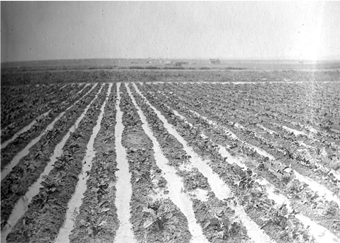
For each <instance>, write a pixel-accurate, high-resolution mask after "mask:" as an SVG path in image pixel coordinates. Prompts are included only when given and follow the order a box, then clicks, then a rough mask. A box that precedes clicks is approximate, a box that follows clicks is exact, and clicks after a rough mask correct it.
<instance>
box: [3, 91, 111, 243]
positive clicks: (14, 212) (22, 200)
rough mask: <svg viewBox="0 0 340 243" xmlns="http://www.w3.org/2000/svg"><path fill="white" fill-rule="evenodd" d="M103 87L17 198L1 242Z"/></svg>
mask: <svg viewBox="0 0 340 243" xmlns="http://www.w3.org/2000/svg"><path fill="white" fill-rule="evenodd" d="M103 87H104V86H103V85H102V86H101V87H100V89H99V91H98V93H97V94H96V96H95V98H93V100H92V101H91V102H90V103H89V104H88V105H87V107H86V108H85V110H84V111H83V113H82V114H81V116H80V117H79V118H78V119H77V121H76V122H75V124H74V125H73V126H72V127H71V128H70V129H69V131H68V132H67V134H66V135H65V136H64V137H63V139H62V140H61V142H60V143H59V144H57V146H56V147H55V149H54V153H53V155H52V156H51V158H50V161H49V163H48V164H47V166H46V167H45V169H44V172H43V173H42V174H41V175H40V177H39V179H38V180H37V181H36V182H35V183H34V184H32V185H31V186H30V187H29V189H28V191H27V192H26V194H25V195H24V196H23V197H21V198H20V199H19V201H18V202H17V203H16V204H15V206H14V208H13V210H12V213H11V215H10V217H9V219H8V221H7V225H6V227H5V228H4V229H3V231H2V232H1V242H5V240H6V237H7V235H8V234H9V233H10V232H11V230H12V228H13V227H14V225H15V224H16V223H17V221H18V220H19V219H20V218H21V217H22V216H23V215H24V213H25V212H26V211H27V209H28V205H29V204H30V202H31V201H32V198H33V197H34V196H36V195H37V194H38V193H39V190H40V188H42V185H41V182H42V181H43V180H44V176H46V175H48V174H49V173H50V171H51V170H52V169H53V164H54V163H55V162H56V161H57V159H58V158H59V157H60V156H61V155H62V153H63V147H64V145H65V143H66V141H67V140H68V138H69V137H70V134H71V133H73V132H75V130H76V129H77V127H78V125H79V123H80V122H81V121H82V120H83V118H84V116H85V114H86V112H87V110H88V109H89V107H90V106H91V104H92V103H93V102H94V101H95V100H96V98H97V96H98V94H100V92H101V90H102V88H103Z"/></svg>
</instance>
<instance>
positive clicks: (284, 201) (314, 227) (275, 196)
mask: <svg viewBox="0 0 340 243" xmlns="http://www.w3.org/2000/svg"><path fill="white" fill-rule="evenodd" d="M172 111H173V112H174V114H175V115H176V116H178V117H180V118H181V119H183V120H184V121H185V122H186V123H187V124H189V125H190V126H191V127H192V126H193V125H192V124H190V123H189V122H188V121H187V119H186V118H185V117H184V116H182V115H181V114H179V113H178V112H177V111H176V110H173V109H172ZM201 136H202V137H205V138H207V137H206V136H205V135H204V134H201ZM208 139H209V138H208ZM209 140H210V139H209ZM218 147H219V153H220V154H221V156H222V157H225V158H228V159H227V160H226V161H227V162H228V163H235V164H237V165H238V166H240V167H242V168H244V169H247V166H246V165H245V164H243V163H242V162H241V161H240V160H239V159H237V158H235V157H234V156H232V155H231V154H230V153H229V152H228V151H227V150H226V149H225V148H224V147H223V146H221V145H218ZM254 176H257V175H256V173H254ZM255 181H256V182H257V183H259V184H260V185H262V186H264V188H265V189H266V192H267V193H268V198H269V199H272V200H274V201H275V203H276V205H286V206H287V209H288V212H289V213H292V212H293V209H292V207H291V205H290V204H291V202H290V200H289V199H288V198H287V197H286V196H285V195H283V194H280V193H277V192H276V193H275V187H274V186H273V185H272V184H270V183H269V182H268V181H267V180H266V179H262V178H257V179H256V180H255ZM295 217H296V218H297V219H298V220H299V221H300V222H301V223H302V224H303V225H304V226H305V228H310V234H311V235H312V236H313V237H314V238H315V239H316V241H317V242H320V243H322V242H333V243H336V242H340V239H338V238H337V237H336V236H335V235H334V234H333V233H332V232H330V231H329V230H328V229H326V228H324V227H323V226H320V225H319V224H317V223H315V222H313V221H312V220H311V219H310V218H308V217H306V216H304V215H302V214H296V215H295Z"/></svg>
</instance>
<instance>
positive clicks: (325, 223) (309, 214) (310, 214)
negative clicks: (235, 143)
mask: <svg viewBox="0 0 340 243" xmlns="http://www.w3.org/2000/svg"><path fill="white" fill-rule="evenodd" d="M162 100H163V101H164V99H162ZM194 120H195V119H194ZM219 147H221V146H219ZM224 150H225V149H224ZM220 151H221V152H222V148H220ZM223 156H224V157H228V158H229V156H230V155H229V154H228V153H227V151H226V150H225V152H224V154H223ZM227 161H228V160H227ZM238 165H240V164H239V163H238ZM240 166H241V165H240ZM242 167H243V166H242ZM253 169H254V168H253ZM279 187H281V186H279ZM321 204H323V202H319V206H322V205H321ZM328 205H329V206H330V205H331V204H328ZM301 206H302V205H300V206H298V207H297V209H298V210H299V209H301V208H299V207H301ZM302 211H303V214H305V215H307V216H308V217H314V218H315V215H313V213H311V212H312V211H313V210H312V211H311V210H310V209H307V211H306V209H304V210H302ZM302 217H304V216H302ZM322 218H323V217H317V218H316V221H318V223H319V224H322V225H325V226H327V227H328V229H333V228H332V227H333V226H331V225H329V223H328V222H327V220H323V219H322ZM333 220H334V217H333ZM330 222H332V220H331V219H330ZM335 224H336V223H335ZM334 226H335V225H334ZM315 227H316V226H315ZM319 227H321V226H320V225H319ZM334 232H336V230H335V228H334ZM316 238H320V237H316Z"/></svg>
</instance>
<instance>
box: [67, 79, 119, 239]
mask: <svg viewBox="0 0 340 243" xmlns="http://www.w3.org/2000/svg"><path fill="white" fill-rule="evenodd" d="M115 100H116V86H115V85H113V86H112V88H111V90H110V95H109V97H108V100H107V102H106V106H105V109H104V115H103V119H102V122H101V124H100V130H99V133H98V135H97V136H96V138H95V140H94V149H95V151H96V156H95V158H94V159H93V162H92V167H91V171H90V173H89V178H88V180H87V182H86V188H87V189H86V191H85V193H84V198H83V200H82V205H81V206H80V208H79V213H78V215H77V217H76V219H75V226H74V229H73V230H72V233H71V235H70V237H69V238H70V242H82V243H84V242H94V241H97V242H112V239H114V237H115V235H116V231H117V228H118V226H119V222H118V219H117V208H116V206H115V204H114V202H115V198H116V187H115V183H116V176H115V172H116V171H117V162H116V158H117V156H116V152H115V150H114V148H115V124H116V108H115ZM84 166H86V165H84Z"/></svg>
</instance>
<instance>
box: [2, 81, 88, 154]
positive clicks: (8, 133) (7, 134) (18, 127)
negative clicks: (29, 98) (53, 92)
mask: <svg viewBox="0 0 340 243" xmlns="http://www.w3.org/2000/svg"><path fill="white" fill-rule="evenodd" d="M78 89H79V88H78V87H76V88H75V87H72V90H71V91H66V92H64V93H65V94H66V93H68V96H69V97H67V95H65V94H63V95H64V96H65V97H67V99H63V102H61V104H60V106H59V107H63V104H64V103H70V101H72V100H74V99H75V98H77V97H76V96H77V95H78V94H79V92H78V93H76V94H75V92H76V90H78ZM83 90H84V89H81V90H80V91H81V92H82V91H83ZM59 93H60V92H59ZM56 99H58V97H56ZM60 101H61V99H60ZM46 105H47V106H50V105H52V106H55V105H54V102H53V101H50V102H48V103H47V104H44V105H42V106H45V107H46ZM40 108H41V106H39V107H36V110H37V111H38V110H40ZM56 109H57V107H54V108H51V109H49V111H46V112H45V113H43V114H39V113H34V114H36V115H35V116H36V117H35V118H34V119H32V118H33V117H30V116H29V117H27V115H28V114H26V115H24V116H22V117H21V118H19V119H17V120H16V121H15V122H13V123H12V124H11V126H15V128H12V129H10V130H2V131H1V134H2V137H1V141H2V144H1V149H4V148H5V147H6V146H7V145H8V143H10V142H12V141H13V140H14V139H13V137H14V136H15V139H16V138H17V137H18V135H20V134H22V133H24V132H26V131H27V130H26V129H25V128H27V127H29V129H30V128H31V127H32V126H33V125H34V124H36V123H37V122H38V121H41V120H44V119H43V118H44V117H46V116H47V117H49V113H50V112H53V113H55V110H56ZM43 110H44V111H45V110H46V109H45V108H43ZM29 114H31V113H30V112H29ZM53 115H54V114H53ZM25 117H26V118H25ZM49 118H50V117H49ZM28 121H31V122H30V124H27V122H28ZM24 124H27V125H26V126H24ZM22 130H23V131H22ZM16 134H17V135H16ZM19 138H20V137H19ZM8 140H11V141H8Z"/></svg>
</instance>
